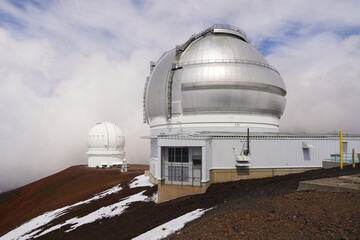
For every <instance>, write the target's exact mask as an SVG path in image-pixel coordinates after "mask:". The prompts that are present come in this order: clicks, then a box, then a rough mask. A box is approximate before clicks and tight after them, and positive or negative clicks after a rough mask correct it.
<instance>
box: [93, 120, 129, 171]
mask: <svg viewBox="0 0 360 240" xmlns="http://www.w3.org/2000/svg"><path fill="white" fill-rule="evenodd" d="M124 147H125V137H124V135H123V133H122V131H121V129H120V127H119V126H118V125H116V124H114V123H110V122H103V123H97V124H96V125H95V126H94V127H93V128H91V130H90V131H89V134H88V152H87V154H88V166H89V167H96V168H107V167H122V165H123V164H124V162H125V152H124Z"/></svg>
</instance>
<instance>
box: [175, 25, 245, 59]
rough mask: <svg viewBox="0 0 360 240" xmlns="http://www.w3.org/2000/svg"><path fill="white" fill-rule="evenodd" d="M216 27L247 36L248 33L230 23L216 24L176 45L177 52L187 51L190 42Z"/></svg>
mask: <svg viewBox="0 0 360 240" xmlns="http://www.w3.org/2000/svg"><path fill="white" fill-rule="evenodd" d="M216 28H220V29H229V30H234V31H236V32H239V33H241V34H242V35H244V37H245V38H246V33H245V31H244V30H242V29H241V28H238V27H235V26H232V25H228V24H214V25H213V26H211V27H209V28H207V29H205V30H204V31H201V32H200V33H197V34H193V35H191V37H190V38H189V40H187V41H186V42H185V43H184V44H181V45H179V46H176V53H177V54H179V53H181V52H183V51H185V49H186V48H187V47H188V46H189V45H190V43H191V42H192V41H194V40H196V39H198V38H199V37H202V36H204V35H205V34H207V33H209V32H212V31H214V29H216Z"/></svg>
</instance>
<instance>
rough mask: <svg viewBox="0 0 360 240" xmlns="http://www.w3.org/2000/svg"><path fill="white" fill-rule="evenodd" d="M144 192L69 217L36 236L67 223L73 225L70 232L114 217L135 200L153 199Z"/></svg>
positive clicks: (147, 200) (145, 200) (146, 200)
mask: <svg viewBox="0 0 360 240" xmlns="http://www.w3.org/2000/svg"><path fill="white" fill-rule="evenodd" d="M144 192H145V190H144V191H142V192H139V193H136V194H134V195H131V196H129V197H126V198H124V199H123V200H121V201H120V202H118V203H115V204H112V205H109V206H106V207H102V208H100V209H98V210H96V211H94V212H92V213H90V214H88V215H86V216H83V217H80V218H78V217H75V218H72V219H69V220H67V221H66V222H64V223H61V224H58V225H55V226H53V227H51V228H49V229H47V230H45V231H44V232H42V233H41V234H39V235H36V236H35V237H40V236H42V235H45V234H47V233H49V232H52V231H54V230H56V229H59V228H61V227H63V226H66V225H72V226H71V227H70V229H69V230H66V231H65V232H70V231H72V230H75V229H76V228H78V227H80V226H82V225H84V224H88V223H92V222H95V221H96V220H99V219H102V218H111V217H114V216H117V215H121V214H122V213H123V212H124V211H125V209H127V208H128V207H129V205H130V204H131V203H133V202H149V201H151V198H149V197H147V196H145V195H143V193H144Z"/></svg>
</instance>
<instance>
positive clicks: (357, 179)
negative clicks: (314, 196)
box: [298, 174, 360, 193]
mask: <svg viewBox="0 0 360 240" xmlns="http://www.w3.org/2000/svg"><path fill="white" fill-rule="evenodd" d="M306 190H318V191H324V192H352V193H360V174H356V175H350V176H341V177H333V178H321V179H316V180H310V181H301V182H299V187H298V191H306Z"/></svg>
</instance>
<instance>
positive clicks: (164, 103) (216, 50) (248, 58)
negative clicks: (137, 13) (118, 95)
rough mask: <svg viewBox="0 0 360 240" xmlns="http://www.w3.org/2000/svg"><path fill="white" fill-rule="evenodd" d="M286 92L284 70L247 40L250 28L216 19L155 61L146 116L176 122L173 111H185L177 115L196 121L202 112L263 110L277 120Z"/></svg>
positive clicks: (147, 92) (257, 112)
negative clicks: (223, 22) (218, 23)
mask: <svg viewBox="0 0 360 240" xmlns="http://www.w3.org/2000/svg"><path fill="white" fill-rule="evenodd" d="M285 95H286V88H285V84H284V82H283V80H282V78H281V76H280V74H279V72H278V71H277V70H276V69H275V68H273V67H272V66H270V65H269V64H268V62H267V61H266V59H265V58H264V57H263V56H262V55H261V54H260V53H259V52H258V51H257V50H256V49H255V48H254V47H253V46H252V45H251V44H249V43H248V41H247V38H246V35H245V33H244V32H243V31H242V30H239V29H238V28H235V27H232V26H230V27H229V26H223V25H221V26H217V25H216V26H213V27H210V28H208V29H206V30H204V31H203V32H201V33H199V34H197V35H193V36H192V37H191V38H190V39H189V40H188V41H187V42H186V43H184V44H182V45H179V46H176V48H175V49H173V50H171V51H170V52H168V53H166V54H165V55H163V57H161V58H160V60H159V61H158V62H157V63H156V65H155V67H154V68H153V69H152V72H151V74H150V77H149V80H148V81H147V83H146V86H145V94H144V119H145V122H148V123H149V124H150V126H155V125H157V126H159V124H160V125H164V126H165V125H169V124H170V125H171V124H175V123H172V118H173V117H174V116H177V117H179V116H180V117H181V116H183V117H182V118H180V119H177V120H176V121H177V122H178V123H179V122H181V123H182V124H186V123H187V122H186V121H190V120H188V119H191V122H192V123H195V122H197V120H196V118H197V117H196V116H199V115H201V114H204V116H205V115H207V116H208V114H215V115H218V116H219V115H222V114H225V115H227V116H228V115H229V114H231V115H233V116H245V115H258V116H268V117H269V118H268V120H266V121H265V122H269V124H270V122H271V124H272V125H273V124H274V122H273V121H274V120H273V119H274V118H275V119H277V120H278V119H279V118H280V117H281V115H282V114H283V112H284V109H285V105H286V99H285ZM185 116H193V117H192V118H189V117H185ZM181 119H183V120H181ZM184 119H187V120H186V121H185V120H184ZM237 119H239V118H237ZM254 119H257V118H254ZM184 121H185V122H184ZM202 121H203V120H202ZM217 121H218V120H217ZM226 121H228V120H224V123H225V122H226ZM254 121H257V120H254ZM216 124H218V122H217V123H216ZM261 124H266V123H261ZM210 125H211V123H210ZM207 126H209V125H208V124H207Z"/></svg>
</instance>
